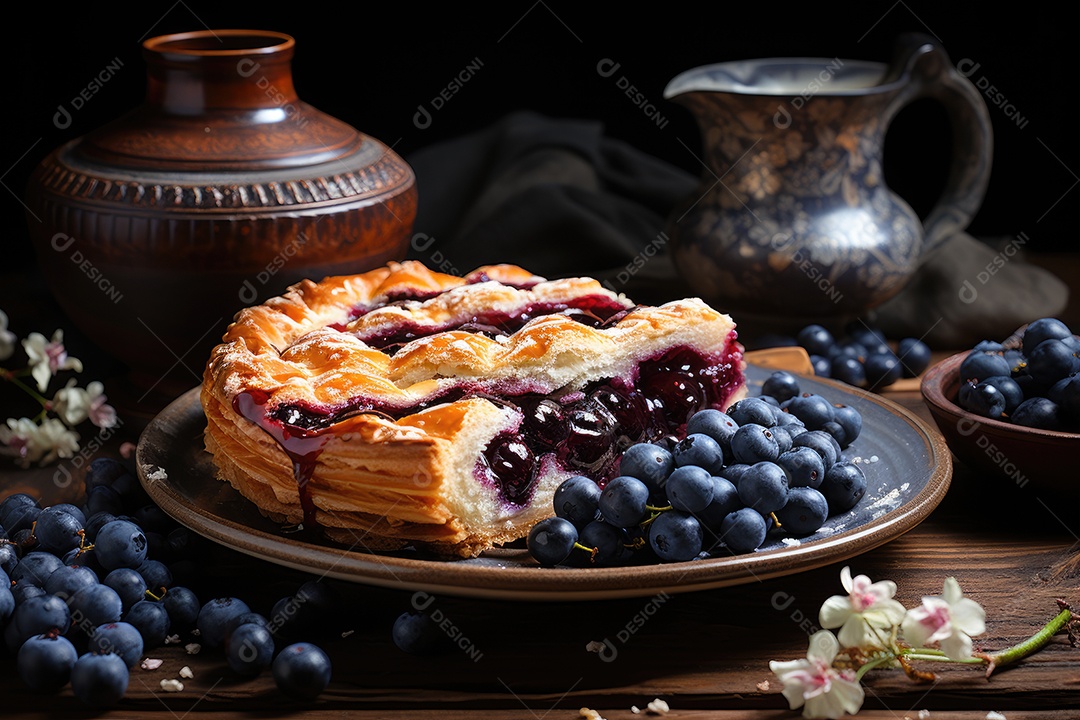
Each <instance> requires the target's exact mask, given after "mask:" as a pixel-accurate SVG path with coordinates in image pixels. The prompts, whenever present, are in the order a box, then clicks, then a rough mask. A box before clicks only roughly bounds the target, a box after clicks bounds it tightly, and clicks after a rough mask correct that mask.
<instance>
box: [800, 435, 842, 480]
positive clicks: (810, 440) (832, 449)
mask: <svg viewBox="0 0 1080 720" xmlns="http://www.w3.org/2000/svg"><path fill="white" fill-rule="evenodd" d="M834 443H835V441H834V440H833V438H832V436H831V435H829V434H828V433H827V432H824V431H823V430H811V431H809V432H804V433H803V434H801V435H796V436H795V437H794V438H792V440H791V445H792V448H791V449H792V450H794V449H795V448H798V447H808V448H810V449H811V450H813V451H814V452H816V453H817V454H818V455H820V456H821V460H822V463H823V464H824V465H825V472H829V468H831V467H832V466H833V465H834V464H835V463H836V461H837V460H838V459H839V457H840V455H839V453H837V451H836V445H835V444H834Z"/></svg>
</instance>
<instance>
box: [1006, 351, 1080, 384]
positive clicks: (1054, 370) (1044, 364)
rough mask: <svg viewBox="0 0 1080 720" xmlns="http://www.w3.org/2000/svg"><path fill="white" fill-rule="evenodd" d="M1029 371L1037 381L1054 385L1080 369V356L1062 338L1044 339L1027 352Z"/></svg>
mask: <svg viewBox="0 0 1080 720" xmlns="http://www.w3.org/2000/svg"><path fill="white" fill-rule="evenodd" d="M1003 359H1004V358H1003ZM1027 371H1028V373H1030V374H1031V377H1032V378H1034V380H1035V382H1036V383H1041V384H1045V385H1053V384H1054V383H1056V382H1057V381H1058V380H1060V379H1062V378H1064V377H1067V376H1069V375H1072V374H1074V373H1076V372H1078V371H1080V358H1077V355H1076V352H1075V351H1074V350H1073V349H1072V348H1071V347H1069V346H1068V345H1066V344H1065V343H1064V342H1062V341H1061V340H1043V341H1042V342H1041V343H1039V344H1038V345H1037V346H1036V347H1035V349H1034V350H1032V351H1031V352H1029V353H1027ZM999 374H1004V373H999Z"/></svg>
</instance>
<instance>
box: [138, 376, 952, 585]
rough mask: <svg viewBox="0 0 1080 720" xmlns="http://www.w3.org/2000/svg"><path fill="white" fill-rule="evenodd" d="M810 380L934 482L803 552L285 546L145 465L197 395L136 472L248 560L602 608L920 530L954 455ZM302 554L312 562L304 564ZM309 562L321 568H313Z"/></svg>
mask: <svg viewBox="0 0 1080 720" xmlns="http://www.w3.org/2000/svg"><path fill="white" fill-rule="evenodd" d="M810 379H812V380H813V381H814V382H817V383H820V384H823V385H826V386H829V387H831V388H833V389H835V390H837V391H839V392H841V393H843V394H845V395H853V394H857V396H858V397H860V398H861V399H863V400H867V401H870V402H873V403H875V404H877V405H879V406H881V407H882V408H883V409H885V410H886V411H887V412H888V413H889V414H891V415H893V416H897V417H898V418H899V419H901V420H903V421H905V422H906V423H907V424H908V425H909V426H911V427H912V428H913V429H914V430H915V431H916V433H917V434H918V435H919V437H920V440H922V441H923V442H924V443H925V445H926V450H927V458H928V463H929V465H930V467H931V470H930V477H929V478H928V480H927V482H926V484H925V486H924V487H923V488H921V489H920V490H919V492H918V493H916V495H915V496H914V497H912V498H911V499H910V500H909V501H908V502H905V503H903V504H902V505H900V506H899V507H896V508H894V509H892V510H890V511H889V512H887V513H885V514H884V515H882V516H881V517H879V518H876V519H874V520H873V521H871V522H869V523H866V524H863V525H861V526H859V527H856V528H852V529H850V530H845V531H843V532H839V533H835V534H833V535H831V536H829V537H825V538H820V539H818V540H814V541H811V542H808V543H805V544H800V545H798V546H787V547H778V548H772V549H770V550H764V551H759V552H754V553H747V554H743V555H733V556H729V557H717V558H708V559H704V560H691V561H688V562H681V563H660V564H653V565H642V566H630V567H625V566H623V567H610V568H541V567H540V566H536V567H506V566H500V565H498V564H497V562H493V563H492V564H488V565H469V566H467V570H464V568H463V566H462V565H459V564H454V561H439V560H428V559H423V558H403V557H399V556H392V555H383V554H377V553H368V552H362V551H357V550H356V549H355V547H356V546H355V545H354V546H353V548H349V549H344V548H338V547H328V546H326V545H319V544H315V543H310V542H306V541H301V540H295V539H283V538H282V537H281V536H280V535H275V534H271V533H268V532H265V531H263V530H261V529H258V528H251V527H249V526H247V525H244V524H241V523H238V522H236V521H233V520H230V519H229V518H225V517H222V516H220V515H218V514H216V513H209V512H206V511H202V510H200V509H199V508H198V507H197V506H195V505H193V504H192V503H191V502H189V501H188V500H187V499H186V498H185V497H183V496H182V495H181V494H180V493H179V492H178V491H177V490H176V488H175V487H173V485H172V483H170V482H169V481H168V478H167V477H166V478H159V477H154V478H151V477H150V475H151V472H150V470H149V468H158V467H163V466H162V465H161V464H160V463H158V462H157V459H158V458H157V457H156V456H154V457H147V456H148V454H152V451H151V449H150V446H151V445H152V442H151V440H152V439H153V438H154V437H155V436H156V435H162V436H168V433H167V432H166V429H165V425H166V423H167V422H169V421H171V419H172V417H173V416H174V415H176V414H177V413H180V412H184V411H190V410H191V407H190V406H197V409H198V412H199V413H200V414H201V413H202V405H201V402H200V401H199V393H200V390H201V388H200V387H195V388H192V389H191V390H189V391H187V392H185V393H183V394H182V395H180V396H179V397H178V398H176V399H175V400H173V401H172V402H171V403H169V405H167V406H166V407H165V408H164V409H163V410H162V411H161V412H160V413H159V414H158V415H157V416H156V417H155V418H154V419H153V420H151V421H150V423H149V424H148V425H147V426H146V428H145V429H144V430H143V432H142V433H141V434H140V437H139V443H138V446H137V449H136V456H135V457H136V469H137V472H138V477H139V481H140V483H141V484H142V485H143V487H144V488H145V489H146V491H147V493H148V494H149V495H150V497H151V499H152V500H153V501H154V502H155V503H157V504H158V505H159V506H160V507H161V508H162V510H164V511H165V512H166V513H167V514H169V515H170V516H172V517H173V518H174V519H176V520H177V521H178V522H180V523H181V524H182V525H184V526H186V527H188V528H189V529H191V530H193V531H194V532H197V533H199V534H200V535H202V536H204V537H207V538H208V539H210V540H212V541H214V542H216V543H218V544H221V545H223V546H225V547H228V548H230V549H232V550H235V551H238V552H242V553H244V554H247V555H249V556H252V557H257V558H260V559H262V560H266V561H269V562H272V563H275V564H278V565H283V566H286V567H290V568H293V569H296V570H300V571H303V572H308V573H315V574H321V575H323V576H325V577H333V578H337V579H341V580H348V581H351V582H356V583H361V584H366V585H375V586H379V587H384V588H392V589H400V590H409V591H413V592H416V591H425V592H431V593H433V594H443V595H452V596H458V597H474V598H488V599H500V600H521V601H553V602H561V601H567V600H601V599H617V598H628V597H647V596H650V595H658V594H661V593H665V594H681V593H687V592H698V591H702V590H709V589H715V588H721V587H730V586H734V585H741V584H746V583H750V582H753V581H755V580H758V581H761V580H767V579H770V578H774V577H781V576H785V575H790V574H793V573H795V572H804V571H808V570H813V569H816V568H819V567H823V566H826V565H830V564H832V563H835V562H839V561H841V560H846V559H849V558H851V557H854V556H856V555H860V554H862V553H865V552H868V551H869V550H872V549H874V548H876V547H879V546H881V545H883V544H885V543H887V542H890V541H892V540H895V539H897V538H899V537H901V536H902V535H904V534H905V533H907V532H909V531H910V530H911V529H913V528H914V527H916V526H917V525H919V524H920V523H921V522H922V521H923V520H925V519H926V517H928V516H929V515H930V513H931V512H932V511H933V510H934V509H935V508H936V507H937V506H938V504H940V502H941V500H942V499H943V498H944V496H945V494H946V492H947V491H948V489H949V486H950V484H951V480H952V470H953V468H952V453H951V451H950V450H949V447H948V445H947V444H946V441H945V439H944V437H943V436H942V435H941V433H940V431H939V430H938V429H937V428H935V427H933V426H931V425H930V424H929V423H927V422H926V421H924V420H923V419H921V418H919V417H918V416H917V415H915V414H914V413H913V412H912V411H910V410H908V409H907V408H905V407H903V406H901V405H899V404H897V403H895V402H893V401H891V400H888V399H887V398H884V397H882V396H880V395H877V394H876V393H870V392H866V391H861V390H859V388H855V387H853V386H850V385H845V384H843V383H840V382H839V381H835V380H831V379H829V378H820V377H813V378H810ZM231 533H240V534H241V535H242V536H247V538H248V542H247V543H238V542H237V540H236V539H235V538H234V537H232V535H231ZM298 552H299V553H303V555H305V556H306V557H300V558H298ZM305 560H306V561H305ZM312 560H318V562H315V563H314V564H313V563H312V562H311V561H312ZM439 568H441V570H440V569H439ZM462 572H467V582H461V581H460V580H459V581H458V582H456V583H455V582H452V581H451V580H452V575H453V574H459V573H462ZM541 573H542V575H541ZM718 573H719V574H720V575H719V576H717V574H718ZM432 574H433V576H432Z"/></svg>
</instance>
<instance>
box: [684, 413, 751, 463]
mask: <svg viewBox="0 0 1080 720" xmlns="http://www.w3.org/2000/svg"><path fill="white" fill-rule="evenodd" d="M738 429H739V424H738V423H737V422H735V421H734V420H733V419H732V418H731V416H730V415H728V414H727V413H723V412H720V411H719V410H716V409H713V408H706V409H705V410H699V411H697V412H696V413H694V414H693V415H692V416H691V417H690V420H688V421H687V423H686V433H687V434H688V435H689V434H692V433H701V434H703V435H708V436H709V437H711V438H712V439H713V440H715V441H716V442H718V443H720V448H721V449H722V450H723V451H724V456H725V457H726V456H728V455H730V454H731V436H732V435H734V434H735V431H736V430H738Z"/></svg>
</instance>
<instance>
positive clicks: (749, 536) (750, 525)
mask: <svg viewBox="0 0 1080 720" xmlns="http://www.w3.org/2000/svg"><path fill="white" fill-rule="evenodd" d="M767 532H768V527H767V526H766V524H765V518H763V517H762V516H761V514H760V513H758V512H757V511H756V510H753V509H751V508H739V509H738V510H736V511H734V512H732V513H730V514H728V516H727V517H726V518H724V521H723V522H722V523H721V524H720V539H721V540H723V541H724V544H725V545H727V548H728V550H730V551H731V552H732V553H734V554H736V555H741V554H742V553H748V552H753V551H754V550H756V549H757V548H759V547H761V543H763V542H765V535H766V534H767Z"/></svg>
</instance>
